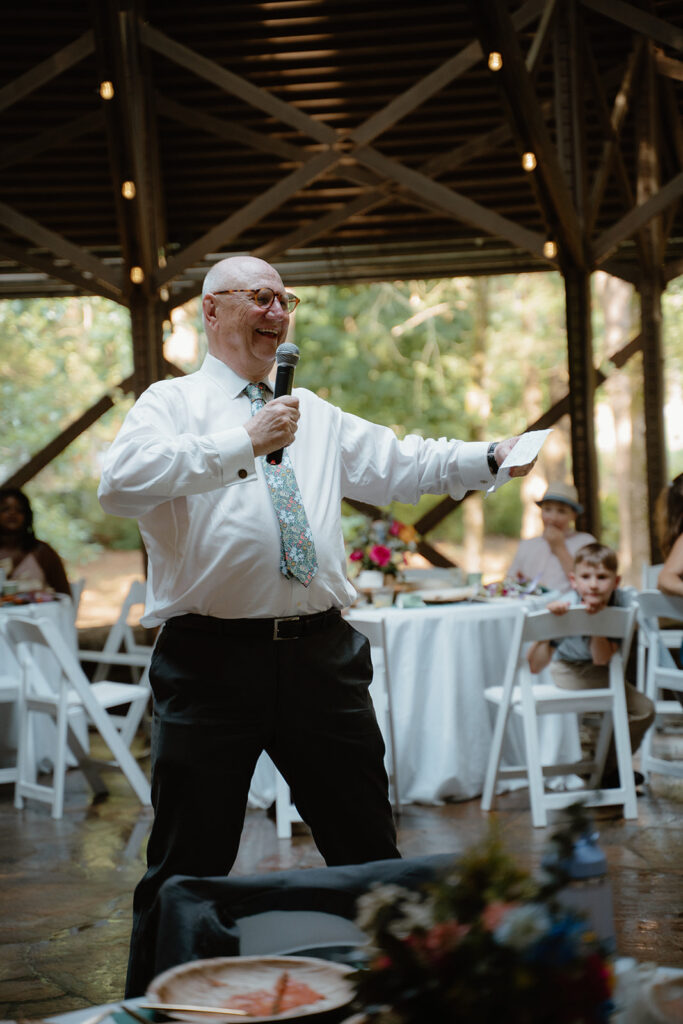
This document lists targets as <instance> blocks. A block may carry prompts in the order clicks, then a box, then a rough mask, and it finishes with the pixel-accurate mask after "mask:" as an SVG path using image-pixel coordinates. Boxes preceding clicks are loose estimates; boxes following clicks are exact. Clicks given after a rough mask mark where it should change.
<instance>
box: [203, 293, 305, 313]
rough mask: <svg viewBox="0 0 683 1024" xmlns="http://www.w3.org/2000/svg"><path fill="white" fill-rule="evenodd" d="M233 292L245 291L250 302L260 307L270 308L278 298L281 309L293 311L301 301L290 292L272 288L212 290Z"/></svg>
mask: <svg viewBox="0 0 683 1024" xmlns="http://www.w3.org/2000/svg"><path fill="white" fill-rule="evenodd" d="M234 292H246V294H247V295H248V296H249V297H250V299H251V301H252V302H255V303H256V305H257V306H258V307H259V308H260V309H270V307H271V306H272V305H273V302H274V301H275V299H277V300H278V302H279V303H280V305H281V306H282V308H283V309H286V310H287V311H288V312H289V313H293V312H294V310H295V309H296V307H297V306H298V305H299V303H300V302H301V299H298V298H297V297H296V295H292V293H291V292H274V291H273V289H272V288H224V289H223V291H220V292H213V293H212V294H213V295H232V294H233V293H234Z"/></svg>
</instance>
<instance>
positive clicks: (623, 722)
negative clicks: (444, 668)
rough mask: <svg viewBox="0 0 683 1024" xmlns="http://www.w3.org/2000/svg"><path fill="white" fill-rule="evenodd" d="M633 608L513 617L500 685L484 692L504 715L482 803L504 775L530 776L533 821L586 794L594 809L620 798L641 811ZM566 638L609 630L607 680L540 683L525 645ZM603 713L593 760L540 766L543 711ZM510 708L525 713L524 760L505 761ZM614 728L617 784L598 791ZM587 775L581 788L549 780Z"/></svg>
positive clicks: (486, 806)
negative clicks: (629, 672) (629, 679)
mask: <svg viewBox="0 0 683 1024" xmlns="http://www.w3.org/2000/svg"><path fill="white" fill-rule="evenodd" d="M635 614H636V609H635V607H632V608H606V609H604V610H603V611H601V612H598V613H596V614H589V613H588V612H586V611H585V609H583V608H580V607H577V608H571V609H570V610H569V611H568V612H566V613H565V614H564V615H553V613H552V612H549V611H540V612H530V613H528V614H526V615H525V614H524V611H523V610H521V609H520V614H519V616H518V617H517V618H516V620H515V629H514V634H513V640H512V643H511V646H510V656H509V659H508V663H507V667H506V671H505V677H504V682H503V686H502V687H491V688H490V689H487V690H486V691H485V695H486V698H487V700H489V701H491V702H493V703H496V704H498V713H497V717H496V724H495V728H494V733H493V741H492V745H491V751H490V754H489V760H488V766H487V769H486V779H485V782H484V791H483V795H482V799H481V807H482V809H483V810H485V811H489V810H491V807H492V805H493V802H494V798H495V790H496V784H497V783H498V781H499V780H502V779H506V778H515V779H519V778H526V779H527V781H528V785H529V795H530V801H531V819H532V822H533V825H534V826H535V827H537V828H542V827H544V826H545V825H546V824H547V812H548V811H550V810H558V809H559V808H562V807H568V806H569V805H570V804H573V803H575V802H577V800H579V799H581V800H582V801H583V802H584V803H585V804H586V805H587V806H589V807H598V806H605V805H611V804H622V805H623V808H624V817H625V818H636V817H637V814H638V812H637V806H636V791H635V785H634V780H633V766H632V763H631V742H630V738H629V729H628V715H627V711H626V693H625V687H624V664H625V661H626V658H627V657H628V651H629V647H630V644H631V638H632V635H633V628H634V622H635ZM568 636H608V637H610V638H611V639H614V640H619V642H620V646H619V649H618V650H617V651H616V653H615V654H614V655H613V656H612V658H611V660H610V662H609V671H608V685H607V686H605V687H601V688H596V689H589V690H565V689H560V688H559V687H557V686H555V685H554V684H552V683H539V682H538V681H536V682H535V681H534V680H535V679H536V680H537V679H538V677H535V676H534V675H533V674H532V673H531V670H530V668H529V664H528V662H527V658H526V652H527V649H528V648H527V645H528V644H529V643H532V642H534V641H538V640H555V639H561V638H562V637H568ZM585 712H590V713H593V712H601V713H602V724H601V727H600V733H599V737H598V743H597V748H596V753H595V757H594V758H593V759H592V760H590V761H578V762H571V763H562V764H553V765H541V759H540V753H539V738H538V716H539V715H545V714H558V713H572V714H581V713H585ZM511 713H515V714H519V715H520V716H521V718H522V726H523V734H524V756H525V764H524V765H512V766H510V767H501V755H502V748H503V740H504V738H505V731H506V726H507V723H508V718H509V715H510V714H511ZM612 731H614V743H615V748H616V756H617V765H618V769H619V782H620V784H619V786H618V787H614V788H611V789H598V788H596V787H597V786H598V783H599V780H600V779H601V777H602V773H603V769H604V765H605V759H606V756H607V750H608V746H609V741H610V738H611V735H612ZM568 774H583V775H588V776H589V777H588V781H587V783H586V784H585V785H584V787H583V788H582V789H570V790H564V791H557V790H555V791H550V790H548V789H547V788H546V787H545V784H544V783H545V780H546V778H548V777H550V776H558V775H568Z"/></svg>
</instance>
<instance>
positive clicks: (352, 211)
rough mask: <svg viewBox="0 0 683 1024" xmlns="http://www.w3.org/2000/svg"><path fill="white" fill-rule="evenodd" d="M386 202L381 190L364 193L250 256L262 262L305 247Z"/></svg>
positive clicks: (263, 246)
mask: <svg viewBox="0 0 683 1024" xmlns="http://www.w3.org/2000/svg"><path fill="white" fill-rule="evenodd" d="M386 200H387V196H386V192H385V191H384V190H383V189H375V190H374V191H372V192H364V193H363V194H362V195H360V196H358V198H357V199H353V200H352V201H351V202H350V203H346V204H345V205H344V206H341V207H339V208H338V209H336V210H332V211H331V212H330V213H328V214H326V215H325V216H324V217H320V218H319V219H318V220H315V221H308V222H307V223H305V224H301V225H300V226H299V227H298V228H295V229H294V231H290V232H289V234H286V235H282V236H281V237H280V238H275V239H273V240H272V241H271V242H266V244H265V245H261V246H259V248H257V249H254V250H252V256H259V257H260V258H261V259H262V260H270V259H272V258H273V257H274V256H279V255H280V254H281V253H283V252H287V250H288V249H298V248H299V247H300V246H302V245H306V244H307V243H308V242H310V241H312V240H313V239H314V238H320V236H321V235H327V234H329V233H330V232H332V231H334V230H335V229H336V228H338V227H339V226H340V224H345V223H346V222H347V221H349V220H351V219H352V218H353V217H358V216H360V215H361V214H362V213H367V212H368V211H369V210H372V209H374V208H375V207H376V206H380V205H381V204H383V203H385V202H386Z"/></svg>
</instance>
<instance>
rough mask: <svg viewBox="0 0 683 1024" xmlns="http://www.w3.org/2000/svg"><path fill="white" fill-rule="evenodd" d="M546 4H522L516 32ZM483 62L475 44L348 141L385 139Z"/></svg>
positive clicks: (544, 0) (515, 22)
mask: <svg viewBox="0 0 683 1024" xmlns="http://www.w3.org/2000/svg"><path fill="white" fill-rule="evenodd" d="M552 2H554V0H552ZM547 3H548V0H528V2H527V3H525V4H523V5H522V6H521V7H520V8H519V10H517V11H516V12H515V13H514V15H513V16H512V24H513V25H514V27H515V29H517V30H518V31H519V30H520V29H523V28H526V27H527V25H528V24H529V23H530V22H532V21H533V20H534V19H535V18H537V17H538V15H539V14H540V13H541V12H542V11H543V10H544V8H545V7H546V6H547ZM551 5H552V4H551ZM481 59H482V51H481V46H480V44H479V42H478V41H477V40H475V41H474V42H472V43H469V44H468V45H467V46H466V47H464V49H462V50H460V52H459V53H456V54H455V56H454V57H451V58H450V59H449V60H447V61H445V63H443V64H441V65H440V67H438V68H436V69H435V70H434V71H432V72H431V73H430V74H428V75H426V76H425V77H424V78H422V79H420V81H419V82H416V83H415V84H414V85H413V86H411V87H410V88H409V89H406V90H405V92H403V93H401V95H400V96H397V97H396V98H395V99H393V100H391V102H390V103H387V105H386V106H385V107H383V108H382V109H381V110H378V111H377V112H376V113H375V114H373V115H372V116H371V117H369V118H367V120H366V121H364V122H363V124H361V125H359V127H358V128H354V129H353V130H352V131H350V132H349V138H350V139H352V140H353V142H355V143H356V144H357V145H358V146H366V145H368V143H370V142H372V141H373V140H374V139H376V138H377V137H378V136H379V135H382V134H383V132H385V131H386V130H387V128H392V127H393V126H394V125H395V124H397V123H398V122H399V121H401V120H402V119H403V118H404V117H405V116H406V115H407V114H411V113H412V112H413V111H414V110H416V109H417V107H420V106H422V104H423V103H424V102H425V101H426V100H428V99H430V98H431V97H432V96H434V95H435V93H437V92H440V91H441V90H442V89H444V88H445V87H446V86H447V85H449V84H450V83H451V82H452V81H453V80H454V79H455V78H458V77H459V76H460V75H462V74H464V73H465V72H466V71H469V69H470V68H471V67H473V66H474V65H475V64H476V63H477V61H480V60H481Z"/></svg>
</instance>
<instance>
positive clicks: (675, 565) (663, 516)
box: [657, 473, 683, 596]
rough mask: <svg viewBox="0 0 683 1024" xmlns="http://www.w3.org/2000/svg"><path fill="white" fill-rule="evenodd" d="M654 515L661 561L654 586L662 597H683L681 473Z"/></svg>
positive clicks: (673, 481)
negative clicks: (665, 595)
mask: <svg viewBox="0 0 683 1024" xmlns="http://www.w3.org/2000/svg"><path fill="white" fill-rule="evenodd" d="M657 513H658V516H657V520H658V521H657V532H658V535H659V544H660V547H661V549H662V554H663V555H664V559H665V561H664V564H663V565H662V568H661V570H660V573H659V576H658V577H657V586H658V588H659V589H660V590H661V591H663V593H665V594H674V595H678V596H683V473H679V474H678V476H677V477H675V478H674V479H673V480H672V481H671V483H670V484H669V486H668V487H667V488H666V490H665V491H663V492H662V494H661V495H660V498H659V502H658V507H657Z"/></svg>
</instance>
